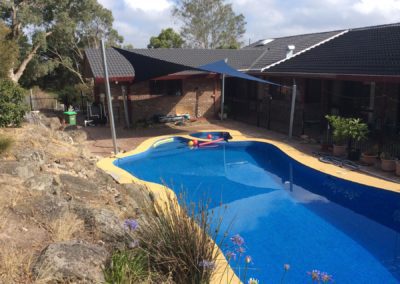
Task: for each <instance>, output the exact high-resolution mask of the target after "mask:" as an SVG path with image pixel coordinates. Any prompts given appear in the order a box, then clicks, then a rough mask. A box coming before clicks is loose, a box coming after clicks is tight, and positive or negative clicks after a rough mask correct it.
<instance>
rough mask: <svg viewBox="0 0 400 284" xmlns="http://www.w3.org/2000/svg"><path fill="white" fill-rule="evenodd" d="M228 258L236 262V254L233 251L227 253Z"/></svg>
mask: <svg viewBox="0 0 400 284" xmlns="http://www.w3.org/2000/svg"><path fill="white" fill-rule="evenodd" d="M226 257H227V258H228V260H231V259H233V260H236V253H234V252H233V251H227V252H226Z"/></svg>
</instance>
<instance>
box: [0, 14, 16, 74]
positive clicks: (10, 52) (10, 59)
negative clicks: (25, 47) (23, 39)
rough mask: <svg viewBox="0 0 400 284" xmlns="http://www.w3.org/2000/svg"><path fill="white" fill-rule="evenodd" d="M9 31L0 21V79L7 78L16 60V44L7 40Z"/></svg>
mask: <svg viewBox="0 0 400 284" xmlns="http://www.w3.org/2000/svg"><path fill="white" fill-rule="evenodd" d="M9 34H10V30H9V29H8V28H7V27H6V26H5V25H4V24H3V23H2V22H1V21H0V62H1V64H0V79H5V78H7V77H8V72H9V70H10V69H11V68H12V67H13V64H14V61H15V60H16V58H17V54H18V48H17V44H16V43H15V42H14V41H12V40H9V39H8V37H9Z"/></svg>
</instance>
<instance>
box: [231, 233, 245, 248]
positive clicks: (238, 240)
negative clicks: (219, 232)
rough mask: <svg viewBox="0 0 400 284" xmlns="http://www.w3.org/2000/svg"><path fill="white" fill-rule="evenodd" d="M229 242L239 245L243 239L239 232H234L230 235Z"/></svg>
mask: <svg viewBox="0 0 400 284" xmlns="http://www.w3.org/2000/svg"><path fill="white" fill-rule="evenodd" d="M231 242H232V243H233V244H234V245H237V246H239V247H240V246H242V245H243V244H244V239H243V238H242V237H241V236H240V235H239V234H236V235H234V236H233V237H231Z"/></svg>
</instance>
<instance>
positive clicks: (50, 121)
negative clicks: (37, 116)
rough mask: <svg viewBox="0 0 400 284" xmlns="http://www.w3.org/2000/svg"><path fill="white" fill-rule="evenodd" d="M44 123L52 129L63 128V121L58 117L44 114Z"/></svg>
mask: <svg viewBox="0 0 400 284" xmlns="http://www.w3.org/2000/svg"><path fill="white" fill-rule="evenodd" d="M42 123H43V124H44V125H45V126H47V127H48V128H50V129H51V130H58V129H60V128H61V122H60V119H59V118H58V117H46V116H42Z"/></svg>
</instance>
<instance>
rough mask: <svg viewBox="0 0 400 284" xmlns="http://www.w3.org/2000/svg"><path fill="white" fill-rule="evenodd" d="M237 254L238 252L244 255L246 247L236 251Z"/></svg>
mask: <svg viewBox="0 0 400 284" xmlns="http://www.w3.org/2000/svg"><path fill="white" fill-rule="evenodd" d="M236 252H238V253H239V254H240V255H242V254H244V253H245V252H246V249H245V248H244V247H238V248H237V249H236Z"/></svg>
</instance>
